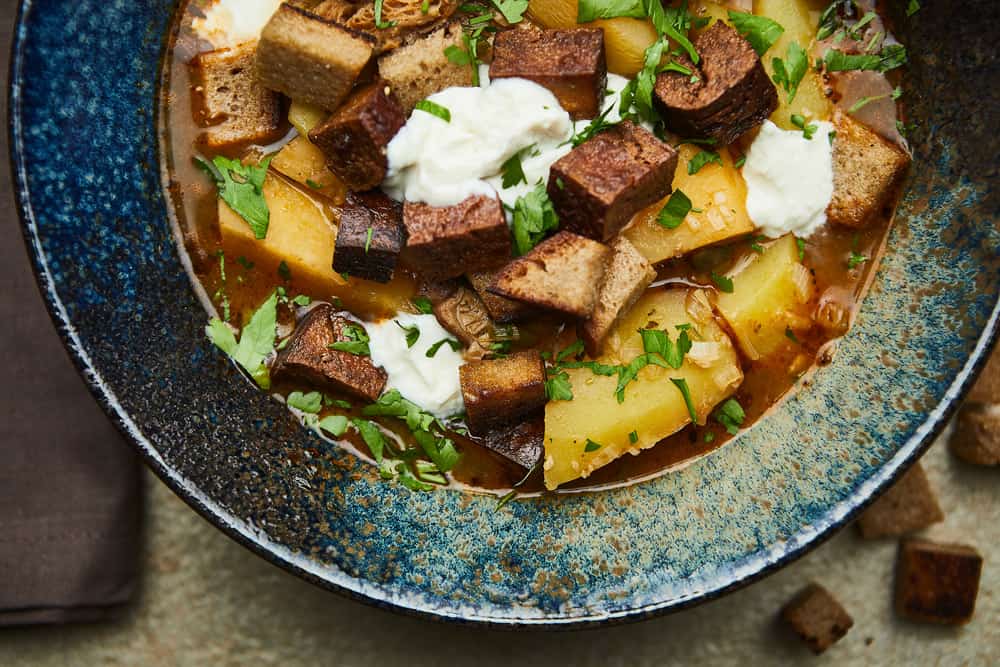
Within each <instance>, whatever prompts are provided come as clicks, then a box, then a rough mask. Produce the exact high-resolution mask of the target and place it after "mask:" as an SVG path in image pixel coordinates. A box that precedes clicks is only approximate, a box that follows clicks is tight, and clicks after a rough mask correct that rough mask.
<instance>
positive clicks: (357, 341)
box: [329, 323, 372, 357]
mask: <svg viewBox="0 0 1000 667" xmlns="http://www.w3.org/2000/svg"><path fill="white" fill-rule="evenodd" d="M340 335H341V336H342V337H343V338H344V340H338V341H336V342H334V343H330V345H329V348H330V349H331V350H336V351H338V352H347V353H349V354H353V355H355V356H358V357H370V356H371V353H372V352H371V349H370V348H369V347H368V343H369V342H371V339H370V338H368V332H367V331H365V328H364V327H363V326H361V325H360V324H354V323H351V324H345V325H344V327H343V329H341V330H340Z"/></svg>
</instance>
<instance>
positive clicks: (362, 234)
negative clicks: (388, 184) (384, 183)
mask: <svg viewBox="0 0 1000 667" xmlns="http://www.w3.org/2000/svg"><path fill="white" fill-rule="evenodd" d="M404 245H406V230H405V229H404V228H403V207H402V206H400V205H399V203H397V202H395V201H393V200H392V199H389V197H387V196H386V195H384V194H383V193H382V192H381V191H380V190H371V191H369V192H349V193H348V194H347V199H346V200H345V201H344V205H343V206H342V207H341V209H340V224H339V226H338V227H337V241H336V245H335V247H334V251H333V270H334V271H336V272H337V273H346V274H348V275H350V276H353V277H357V278H364V279H365V280H374V281H375V282H378V283H387V282H389V281H390V280H392V274H393V272H394V271H395V269H396V260H397V259H399V254H400V253H401V252H402V250H403V246H404Z"/></svg>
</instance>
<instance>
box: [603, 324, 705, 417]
mask: <svg viewBox="0 0 1000 667" xmlns="http://www.w3.org/2000/svg"><path fill="white" fill-rule="evenodd" d="M639 335H640V336H641V337H642V347H643V350H644V352H645V353H644V354H640V355H639V356H637V357H636V358H635V359H633V360H632V361H631V362H629V363H628V364H627V365H625V366H619V367H618V386H616V387H615V397H616V398H617V399H618V402H619V403H624V402H625V388H626V387H627V386H628V385H629V383H630V382H632V381H633V380H635V379H636V377H638V375H639V371H641V370H642V369H643V368H645V367H646V366H648V365H650V364H653V365H655V366H661V367H663V368H674V369H678V368H680V367H681V365H683V363H684V355H686V354H687V353H688V352H689V351H690V350H691V338H690V336H688V332H687V329H681V332H680V335H678V337H677V342H676V343H675V342H674V341H672V340H670V336H669V335H668V334H667V332H665V331H660V330H657V329H641V330H640V331H639Z"/></svg>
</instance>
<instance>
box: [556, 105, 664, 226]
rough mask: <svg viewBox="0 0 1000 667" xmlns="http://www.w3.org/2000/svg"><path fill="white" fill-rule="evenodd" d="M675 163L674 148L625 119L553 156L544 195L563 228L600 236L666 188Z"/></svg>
mask: <svg viewBox="0 0 1000 667" xmlns="http://www.w3.org/2000/svg"><path fill="white" fill-rule="evenodd" d="M676 168H677V151H675V150H674V149H673V148H672V147H671V146H669V145H667V144H665V143H663V142H662V141H660V140H659V139H657V138H656V137H654V136H653V135H652V134H651V133H649V132H647V131H646V130H644V129H643V128H641V127H639V126H638V125H636V124H635V123H632V122H630V121H625V122H623V123H621V124H620V125H617V126H615V127H613V128H612V129H610V130H607V131H605V132H601V133H600V134H598V135H597V136H595V137H593V138H591V139H590V140H588V141H586V142H584V143H582V144H580V145H579V146H577V147H576V148H574V149H573V150H571V151H570V152H569V153H567V154H566V155H564V156H563V157H561V158H559V159H558V160H556V162H555V163H554V164H553V165H552V167H551V169H550V171H549V184H548V188H547V189H548V194H549V199H551V200H552V203H553V205H554V206H555V209H556V213H558V214H559V221H560V223H561V225H562V228H563V229H568V230H570V231H573V232H576V233H577V234H580V235H582V236H587V237H590V238H592V239H596V240H598V241H605V240H608V239H610V238H612V237H614V236H615V235H616V234H618V232H619V231H620V230H621V229H622V227H624V226H625V225H626V224H627V223H628V221H629V220H631V219H632V216H633V215H635V214H636V213H638V212H639V211H640V210H642V209H644V208H646V207H647V206H649V205H650V204H652V203H653V202H655V201H659V200H660V199H662V198H663V197H665V196H666V195H667V194H669V193H670V186H671V183H672V182H673V178H674V170H675V169H676Z"/></svg>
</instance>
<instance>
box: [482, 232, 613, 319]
mask: <svg viewBox="0 0 1000 667" xmlns="http://www.w3.org/2000/svg"><path fill="white" fill-rule="evenodd" d="M610 257H611V250H610V249H608V247H607V246H605V245H603V244H601V243H598V242H597V241H592V240H590V239H588V238H584V237H583V236H579V235H577V234H573V233H572V232H559V233H558V234H556V235H555V236H553V237H551V238H549V239H546V240H545V241H542V242H541V243H539V244H538V245H537V246H535V247H534V248H533V249H532V250H531V251H530V252H529V253H528V254H526V255H524V256H522V257H518V258H517V259H515V260H514V261H512V262H511V263H510V264H508V265H507V266H505V267H504V268H503V269H502V270H501V271H500V272H499V273H498V274H497V277H496V279H495V280H494V282H493V285H492V286H491V287H490V291H491V292H494V293H495V294H499V295H501V296H505V297H508V298H511V299H517V300H518V301H524V302H526V303H529V304H532V305H534V306H537V307H539V308H546V309H549V310H556V311H559V312H562V313H566V314H569V315H575V316H577V317H587V316H589V315H590V313H591V312H593V310H594V305H595V304H596V303H597V290H598V288H599V286H600V284H601V280H602V279H603V278H604V272H605V270H606V269H607V264H608V261H609V259H610Z"/></svg>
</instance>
